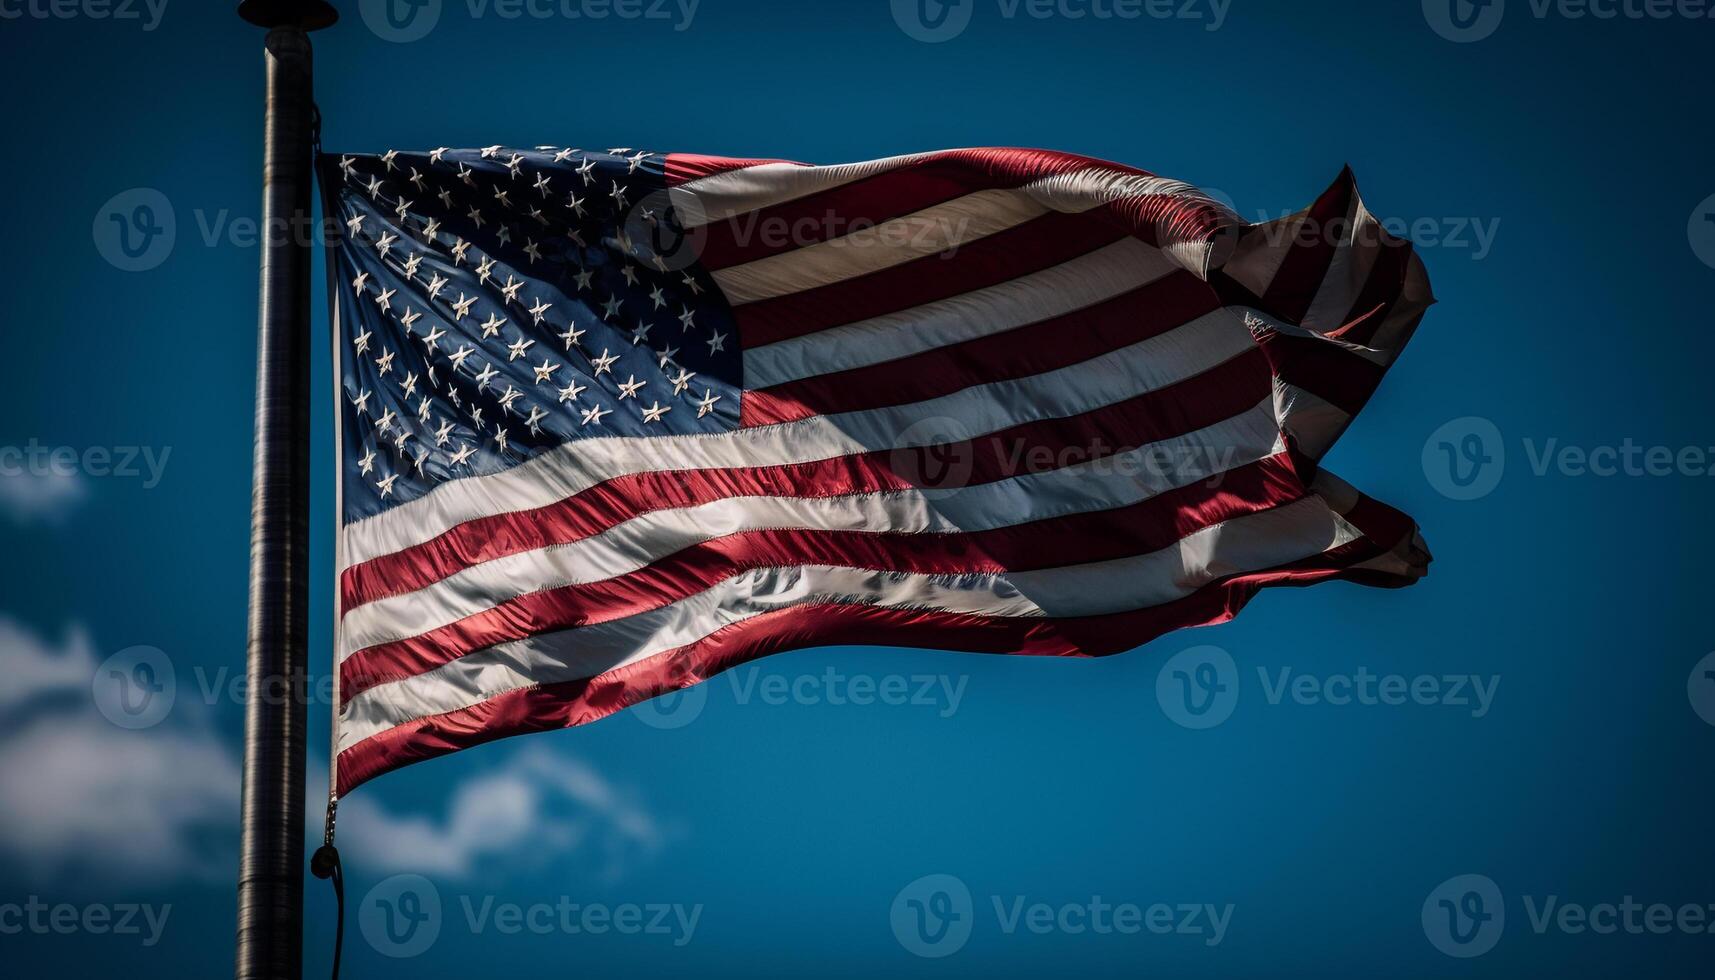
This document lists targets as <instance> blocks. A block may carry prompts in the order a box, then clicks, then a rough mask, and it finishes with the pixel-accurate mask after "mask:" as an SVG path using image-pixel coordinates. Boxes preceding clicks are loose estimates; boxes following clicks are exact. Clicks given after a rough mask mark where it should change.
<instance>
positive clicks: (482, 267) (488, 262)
mask: <svg viewBox="0 0 1715 980" xmlns="http://www.w3.org/2000/svg"><path fill="white" fill-rule="evenodd" d="M493 275H494V260H493V259H483V260H482V261H481V262H479V263H477V266H476V281H477V282H479V283H481V284H482V285H484V286H486V285H488V280H489V277H491V276H493Z"/></svg>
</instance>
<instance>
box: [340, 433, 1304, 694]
mask: <svg viewBox="0 0 1715 980" xmlns="http://www.w3.org/2000/svg"><path fill="white" fill-rule="evenodd" d="M1306 492H1307V491H1306V490H1305V488H1304V486H1303V484H1301V483H1300V482H1299V481H1298V478H1297V476H1296V475H1295V474H1294V472H1293V469H1292V464H1291V462H1290V461H1288V460H1287V459H1286V458H1285V457H1284V456H1276V457H1270V458H1269V459H1267V460H1263V461H1260V462H1256V463H1251V464H1249V465H1246V466H1243V467H1240V468H1238V469H1235V470H1232V471H1231V472H1229V473H1227V474H1225V476H1224V477H1223V479H1222V481H1221V484H1220V486H1219V487H1216V488H1211V487H1209V486H1205V485H1202V484H1193V485H1191V486H1188V487H1181V488H1178V489H1175V490H1171V491H1168V492H1166V493H1162V494H1159V495H1157V496H1155V497H1152V498H1150V499H1148V500H1144V501H1141V502H1139V503H1136V504H1132V505H1130V506H1128V507H1121V508H1117V509H1114V510H1107V511H1099V512H1096V513H1090V514H1074V515H1069V516H1066V517H1061V518H1054V519H1051V520H1045V521H1037V522H1034V523H1030V524H1019V525H1011V526H1008V527H1002V528H995V529H993V530H988V531H978V532H972V533H968V534H925V533H898V532H865V531H821V530H816V531H811V530H792V529H768V530H759V531H745V532H740V533H736V534H731V535H727V536H725V537H721V538H716V539H714V540H711V541H707V542H704V543H701V544H698V545H694V546H692V547H689V548H686V549H684V550H682V551H680V552H678V553H676V554H673V555H671V556H668V557H666V558H663V559H661V560H660V561H657V562H655V563H654V564H651V565H649V566H647V567H645V568H643V569H640V570H638V571H636V572H632V573H630V574H627V575H623V576H620V577H617V578H613V579H608V580H606V581H602V582H594V583H590V584H587V585H574V586H566V587H563V588H559V589H551V590H545V591H541V592H532V593H529V594H527V595H522V596H518V597H516V598H513V599H509V600H507V601H505V602H502V603H500V604H498V605H496V606H494V607H493V608H491V609H488V610H485V611H483V612H480V613H477V614H476V615H473V616H469V617H466V618H465V619H462V620H459V621H458V622H456V623H452V624H449V625H447V626H443V627H441V628H439V629H436V630H431V631H429V632H428V633H424V634H421V635H419V636H414V637H411V638H409V639H405V640H397V641H394V642H391V643H385V644H381V645H379V646H375V647H370V648H368V649H366V650H360V651H358V652H356V653H354V654H352V655H351V656H350V657H348V658H346V660H345V662H344V663H342V664H340V693H341V696H342V699H346V700H349V699H350V698H353V697H356V696H357V695H359V694H361V693H363V692H364V691H367V690H369V689H370V688H372V687H374V686H376V685H378V684H385V683H387V682H389V681H396V680H402V679H404V678H407V677H413V676H415V675H417V674H421V673H424V672H425V671H429V670H433V669H434V668H436V667H439V666H441V665H443V664H445V663H448V662H450V661H452V660H455V659H457V658H459V657H462V656H464V655H466V654H469V653H472V652H475V651H477V650H481V649H485V648H487V647H491V646H495V645H497V644H500V643H507V642H510V641H512V640H521V639H524V638H526V637H530V636H537V635H541V634H543V633H551V632H556V631H559V630H566V629H574V628H577V627H582V626H592V625H595V624H597V623H605V622H610V621H612V620H616V619H622V618H624V617H626V616H635V615H637V614H638V613H642V612H647V611H649V610H652V609H659V608H661V607H662V606H665V605H668V604H670V603H673V602H676V601H678V600H680V599H685V598H688V597H690V596H693V595H696V594H698V593H700V592H703V591H706V590H708V589H710V588H712V587H714V586H715V585H717V584H719V583H720V582H722V581H724V580H726V579H728V578H731V577H733V576H735V575H738V574H740V573H742V572H745V571H749V570H752V569H758V568H790V567H795V566H800V565H833V566H840V567H848V568H866V569H873V570H876V571H889V572H914V573H920V574H925V575H937V574H998V573H1004V572H1018V571H1028V570H1032V569H1038V568H1043V567H1060V566H1065V565H1085V564H1091V563H1094V562H1101V561H1109V560H1113V559H1118V558H1126V557H1130V556H1132V555H1141V554H1148V553H1150V552H1154V551H1159V550H1161V549H1163V548H1167V547H1170V546H1171V545H1172V544H1173V543H1174V542H1176V541H1178V540H1180V539H1181V538H1183V537H1185V536H1186V535H1188V534H1192V533H1194V532H1196V531H1199V530H1201V529H1203V528H1206V527H1210V526H1213V525H1215V524H1219V523H1221V522H1223V521H1227V520H1232V519H1234V518H1237V517H1243V516H1246V515H1248V514H1255V513H1258V512H1260V511H1264V510H1269V509H1272V508H1274V507H1279V506H1283V505H1285V504H1289V503H1292V502H1293V501H1296V500H1299V499H1301V498H1302V497H1303V496H1305V494H1306ZM1047 541H1052V542H1053V547H1052V548H1045V547H1044V542H1047Z"/></svg>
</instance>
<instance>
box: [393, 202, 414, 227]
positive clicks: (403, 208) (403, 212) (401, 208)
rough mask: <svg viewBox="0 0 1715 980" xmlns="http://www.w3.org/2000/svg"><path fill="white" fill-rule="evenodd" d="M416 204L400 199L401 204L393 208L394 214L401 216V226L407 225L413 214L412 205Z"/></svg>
mask: <svg viewBox="0 0 1715 980" xmlns="http://www.w3.org/2000/svg"><path fill="white" fill-rule="evenodd" d="M416 203H417V202H416V201H407V200H405V199H404V198H400V199H399V203H398V204H396V205H394V206H393V213H394V214H396V215H398V216H399V223H400V224H404V223H405V219H406V218H407V217H409V216H410V214H411V205H413V204H416Z"/></svg>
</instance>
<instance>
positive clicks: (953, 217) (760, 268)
mask: <svg viewBox="0 0 1715 980" xmlns="http://www.w3.org/2000/svg"><path fill="white" fill-rule="evenodd" d="M1047 210H1048V209H1047V208H1045V207H1043V206H1042V205H1041V204H1040V203H1038V202H1037V201H1036V200H1034V199H1033V198H1032V197H1031V196H1030V193H1029V189H1028V188H1025V189H1020V190H988V191H978V192H976V193H975V194H967V195H965V196H964V197H961V198H957V199H956V200H952V201H948V202H946V203H944V204H937V205H935V206H934V207H931V208H924V209H923V210H921V211H917V212H915V213H912V214H908V215H905V216H904V217H900V218H894V219H892V220H889V221H883V222H881V223H880V224H871V225H869V226H866V227H862V228H859V229H856V230H854V231H852V232H851V233H849V234H846V235H841V236H839V237H837V238H831V239H829V240H827V241H822V242H815V243H813V244H810V245H805V246H804V247H802V248H798V249H794V250H793V251H790V252H783V253H781V254H779V255H770V256H767V257H766V258H761V259H757V260H755V261H752V262H746V263H744V264H743V265H735V266H733V267H731V268H728V269H722V270H721V271H719V272H716V273H715V274H714V276H715V282H716V284H718V285H719V286H720V288H721V291H722V292H723V293H725V294H726V298H727V302H729V303H731V304H732V305H733V306H741V305H743V304H745V303H754V302H757V301H759V300H765V299H772V298H774V297H776V296H785V295H787V294H789V293H797V292H802V291H804V290H806V289H815V288H817V287H820V286H826V285H829V284H831V283H836V282H842V281H844V280H846V279H852V278H855V277H857V276H864V275H869V274H870V273H873V272H880V271H881V270H883V269H890V268H892V267H894V266H896V265H904V264H905V263H907V262H913V261H916V260H917V259H920V258H923V257H924V256H928V255H935V254H937V253H947V254H948V255H949V256H950V255H952V254H956V252H955V251H954V250H956V249H957V248H958V247H959V246H961V245H964V244H967V243H969V242H973V241H976V240H978V239H981V238H986V237H988V236H989V235H992V234H995V233H996V232H1000V231H1005V230H1007V229H1008V228H1016V227H1018V226H1019V225H1021V224H1024V223H1025V222H1026V221H1029V220H1031V219H1032V218H1038V217H1041V216H1042V215H1044V214H1046V213H1047ZM757 220H758V221H760V219H757ZM736 224H739V225H742V224H743V221H742V220H741V221H739V222H737V223H736ZM750 230H751V231H752V232H753V233H756V234H761V233H762V231H763V229H760V228H757V227H754V226H753V227H752V228H751V229H750Z"/></svg>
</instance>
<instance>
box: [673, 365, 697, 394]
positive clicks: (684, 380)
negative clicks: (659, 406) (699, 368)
mask: <svg viewBox="0 0 1715 980" xmlns="http://www.w3.org/2000/svg"><path fill="white" fill-rule="evenodd" d="M696 376H697V372H695V371H687V370H685V369H684V368H680V369H679V376H678V377H677V378H674V379H673V394H675V395H677V394H679V393H680V392H682V391H684V390H685V389H686V388H689V387H690V386H691V379H692V378H694V377H696Z"/></svg>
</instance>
